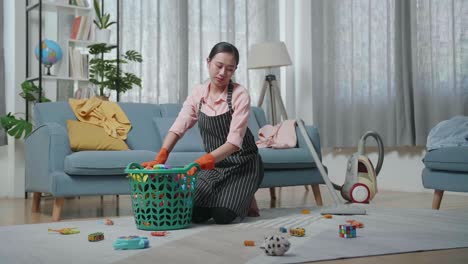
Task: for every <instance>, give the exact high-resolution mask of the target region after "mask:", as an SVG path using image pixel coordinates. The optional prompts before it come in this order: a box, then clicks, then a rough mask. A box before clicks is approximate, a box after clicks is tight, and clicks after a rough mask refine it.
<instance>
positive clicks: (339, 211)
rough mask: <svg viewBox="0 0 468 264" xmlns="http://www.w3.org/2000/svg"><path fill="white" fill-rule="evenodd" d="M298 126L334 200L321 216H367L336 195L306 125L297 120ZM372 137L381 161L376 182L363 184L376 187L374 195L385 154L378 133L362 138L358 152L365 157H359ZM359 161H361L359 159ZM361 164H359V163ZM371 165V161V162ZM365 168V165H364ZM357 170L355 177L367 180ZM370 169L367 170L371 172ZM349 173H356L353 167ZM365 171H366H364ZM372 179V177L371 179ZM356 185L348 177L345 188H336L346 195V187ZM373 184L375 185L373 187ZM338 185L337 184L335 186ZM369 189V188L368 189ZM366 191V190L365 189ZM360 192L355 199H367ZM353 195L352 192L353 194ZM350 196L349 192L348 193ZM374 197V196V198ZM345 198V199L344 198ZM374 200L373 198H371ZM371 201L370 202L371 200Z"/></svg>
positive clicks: (359, 208) (363, 211)
mask: <svg viewBox="0 0 468 264" xmlns="http://www.w3.org/2000/svg"><path fill="white" fill-rule="evenodd" d="M296 123H297V125H298V127H299V131H300V132H301V134H302V136H303V137H304V139H305V142H306V145H307V147H308V148H309V151H310V153H311V154H312V157H313V159H314V161H315V164H316V165H317V168H318V170H319V172H320V174H321V175H322V178H323V180H324V181H325V185H326V186H327V188H328V190H329V191H330V194H331V197H332V199H333V203H334V204H333V206H331V207H327V208H324V209H322V211H321V214H335V215H365V214H366V210H365V209H364V208H362V207H356V206H353V205H351V204H345V203H343V202H342V201H341V200H340V198H339V196H338V195H337V194H336V191H335V188H334V185H333V183H332V182H331V181H330V178H329V177H328V174H327V172H326V170H325V168H324V167H323V164H322V162H321V160H320V158H319V156H318V154H317V151H316V150H315V148H314V144H313V143H312V140H310V138H309V136H308V134H307V130H306V128H305V123H304V121H303V120H301V119H298V120H297V122H296ZM370 135H372V136H373V137H374V138H376V140H377V144H378V146H379V161H378V162H377V168H376V170H375V177H374V181H373V182H372V181H369V180H363V182H362V184H364V185H366V184H369V182H370V185H369V186H374V187H375V192H374V195H375V193H376V192H377V185H376V183H375V179H376V176H377V174H378V172H379V171H380V168H381V167H382V163H383V156H384V155H383V154H384V151H383V143H382V139H381V138H380V136H378V134H377V133H375V132H372V131H370V132H367V133H365V134H364V135H363V136H362V137H361V140H360V142H363V143H362V144H361V143H360V144H359V145H360V146H361V147H360V148H359V150H358V153H357V154H360V153H363V155H359V156H364V157H365V155H364V150H365V140H366V138H367V137H368V136H370ZM376 135H377V136H376ZM350 160H353V158H351V159H350ZM354 160H356V159H354ZM357 161H359V159H357ZM353 163H354V161H351V164H353ZM358 164H359V162H358ZM369 164H371V163H370V161H369ZM379 164H380V165H379ZM364 166H365V165H364ZM371 167H372V171H374V170H373V166H370V167H369V169H370V168H371ZM355 168H357V170H355V171H356V173H354V174H355V175H357V176H356V177H355V178H358V179H359V178H360V177H359V176H360V175H362V176H363V177H361V178H362V179H366V178H368V177H365V176H364V172H363V173H362V174H359V166H358V165H356V166H355ZM369 169H368V170H367V171H368V172H369ZM347 171H349V172H350V175H351V174H352V172H353V171H354V170H353V169H352V166H350V168H349V169H347ZM363 171H364V170H363ZM367 175H369V174H368V173H367ZM371 178H372V177H371ZM356 183H359V182H356V181H352V180H348V177H346V181H345V184H344V185H343V186H341V187H340V186H336V188H338V189H340V190H342V192H341V193H342V194H343V193H346V190H348V187H346V188H344V186H345V185H346V186H348V185H351V186H353V185H354V184H356ZM372 184H373V185H372ZM335 185H336V184H335ZM366 186H367V185H366ZM368 188H369V187H368ZM364 189H365V188H364ZM360 190H362V188H358V189H357V190H356V194H355V197H354V194H353V197H354V198H355V199H358V200H365V199H362V198H361V197H365V196H366V195H365V194H364V195H362V194H359V192H360ZM351 193H352V192H351ZM369 193H370V189H369ZM348 194H349V191H348ZM342 196H347V195H346V194H345V195H342ZM370 196H371V195H369V197H370ZM372 197H373V196H372ZM344 198H345V197H344ZM345 199H346V198H345ZM370 199H372V198H370ZM370 199H369V200H370Z"/></svg>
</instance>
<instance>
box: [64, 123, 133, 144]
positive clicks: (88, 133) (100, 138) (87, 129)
mask: <svg viewBox="0 0 468 264" xmlns="http://www.w3.org/2000/svg"><path fill="white" fill-rule="evenodd" d="M67 129H68V139H69V140H70V147H71V149H72V150H73V151H80V150H128V146H127V144H126V143H125V141H123V140H121V139H117V138H113V137H111V136H109V135H107V134H106V132H105V131H104V128H103V127H100V126H96V125H93V124H89V123H85V122H80V121H76V120H67Z"/></svg>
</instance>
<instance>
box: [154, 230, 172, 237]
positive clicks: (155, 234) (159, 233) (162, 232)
mask: <svg viewBox="0 0 468 264" xmlns="http://www.w3.org/2000/svg"><path fill="white" fill-rule="evenodd" d="M168 233H169V232H167V231H153V232H151V235H152V236H166V235H167V234H168Z"/></svg>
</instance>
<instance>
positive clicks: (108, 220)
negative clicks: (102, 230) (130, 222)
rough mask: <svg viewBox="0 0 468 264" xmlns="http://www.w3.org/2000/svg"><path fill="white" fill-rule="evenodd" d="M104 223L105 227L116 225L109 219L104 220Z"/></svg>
mask: <svg viewBox="0 0 468 264" xmlns="http://www.w3.org/2000/svg"><path fill="white" fill-rule="evenodd" d="M103 223H104V224H105V225H114V221H112V219H109V218H107V219H104V221H103Z"/></svg>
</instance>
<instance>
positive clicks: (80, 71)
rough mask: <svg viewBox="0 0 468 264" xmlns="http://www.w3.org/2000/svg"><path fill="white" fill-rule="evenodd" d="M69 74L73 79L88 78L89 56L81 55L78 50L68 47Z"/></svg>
mask: <svg viewBox="0 0 468 264" xmlns="http://www.w3.org/2000/svg"><path fill="white" fill-rule="evenodd" d="M68 61H69V65H68V66H69V74H68V76H69V77H71V78H75V79H88V78H89V54H86V53H82V52H81V50H80V49H78V48H74V47H68Z"/></svg>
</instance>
